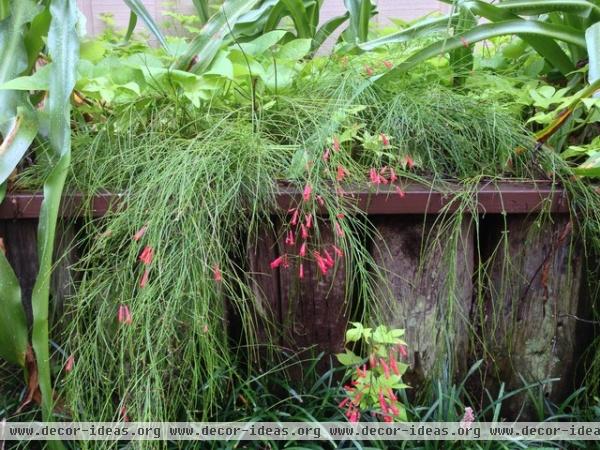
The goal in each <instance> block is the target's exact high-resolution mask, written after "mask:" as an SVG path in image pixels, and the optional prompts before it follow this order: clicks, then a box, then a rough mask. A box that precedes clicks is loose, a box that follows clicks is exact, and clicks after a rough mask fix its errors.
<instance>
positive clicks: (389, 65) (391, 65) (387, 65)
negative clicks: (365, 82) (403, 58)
mask: <svg viewBox="0 0 600 450" xmlns="http://www.w3.org/2000/svg"><path fill="white" fill-rule="evenodd" d="M383 65H384V66H385V67H386V68H387V69H391V68H392V67H394V64H393V63H392V62H391V61H388V60H387V59H386V60H385V61H383Z"/></svg>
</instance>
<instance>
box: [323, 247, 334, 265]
mask: <svg viewBox="0 0 600 450" xmlns="http://www.w3.org/2000/svg"><path fill="white" fill-rule="evenodd" d="M323 254H324V255H325V264H327V266H328V267H329V268H331V267H333V266H334V265H335V261H334V260H333V258H332V257H331V253H329V252H328V251H327V250H323Z"/></svg>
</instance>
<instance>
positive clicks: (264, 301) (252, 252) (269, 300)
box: [246, 227, 281, 355]
mask: <svg viewBox="0 0 600 450" xmlns="http://www.w3.org/2000/svg"><path fill="white" fill-rule="evenodd" d="M277 252H278V249H277V239H276V236H275V232H274V231H273V230H272V229H270V228H267V227H264V228H263V229H261V231H260V233H259V235H258V236H254V237H252V238H251V239H249V241H248V248H247V250H246V253H247V255H248V265H249V270H250V273H249V276H250V278H251V280H252V289H253V291H254V295H255V298H256V301H257V303H256V304H255V305H254V306H253V308H254V310H255V316H256V321H257V327H256V331H257V338H258V344H265V343H269V342H273V343H275V344H280V342H281V338H280V336H279V334H280V333H281V329H280V328H279V327H278V326H277V324H278V323H280V321H281V305H280V293H279V276H278V275H277V273H276V272H274V271H273V270H271V268H270V267H269V264H270V262H271V261H272V260H274V259H275V258H276V257H277ZM261 353H262V354H263V355H264V351H261Z"/></svg>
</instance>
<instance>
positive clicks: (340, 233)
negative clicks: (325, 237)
mask: <svg viewBox="0 0 600 450" xmlns="http://www.w3.org/2000/svg"><path fill="white" fill-rule="evenodd" d="M335 232H336V234H337V235H338V236H339V237H343V236H344V230H342V227H341V226H340V224H339V223H338V222H336V223H335Z"/></svg>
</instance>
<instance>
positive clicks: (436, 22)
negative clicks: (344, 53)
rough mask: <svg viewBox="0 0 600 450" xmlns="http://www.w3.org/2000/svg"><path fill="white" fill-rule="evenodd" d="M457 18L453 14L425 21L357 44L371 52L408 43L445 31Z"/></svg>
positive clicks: (456, 15)
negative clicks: (383, 47) (392, 45)
mask: <svg viewBox="0 0 600 450" xmlns="http://www.w3.org/2000/svg"><path fill="white" fill-rule="evenodd" d="M457 18H458V14H453V15H450V16H445V17H440V18H435V19H426V20H423V21H421V22H419V23H417V24H415V25H413V26H411V27H408V28H406V29H404V30H402V31H398V32H396V33H392V34H388V35H386V36H382V37H380V38H377V39H373V40H371V41H367V42H363V43H359V44H358V47H359V48H360V49H362V50H365V51H371V50H374V49H376V48H378V47H382V46H384V45H390V44H397V43H401V42H408V41H410V40H412V39H416V38H419V37H421V36H426V35H428V34H432V33H436V32H440V31H444V30H447V29H448V28H450V27H451V26H453V25H454V24H455V23H456V20H457Z"/></svg>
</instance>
